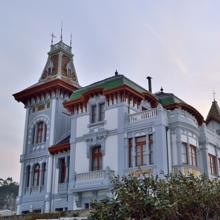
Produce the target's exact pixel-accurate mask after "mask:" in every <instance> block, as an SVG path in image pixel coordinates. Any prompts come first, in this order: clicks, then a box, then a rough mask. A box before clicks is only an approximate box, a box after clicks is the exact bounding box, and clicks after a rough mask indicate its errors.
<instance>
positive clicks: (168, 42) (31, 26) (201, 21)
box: [0, 0, 220, 181]
mask: <svg viewBox="0 0 220 220" xmlns="http://www.w3.org/2000/svg"><path fill="white" fill-rule="evenodd" d="M219 11H220V1H217V0H216V1H214V0H212V1H211V0H207V1H205V0H175V1H174V0H173V1H172V0H166V1H164V0H158V1H155V0H109V1H107V0H62V1H61V0H59V1H58V0H37V1H34V0H32V1H31V0H1V5H0V48H1V50H0V51H1V52H0V76H1V78H0V100H1V105H0V131H1V133H0V178H6V177H8V176H11V177H13V178H14V179H15V180H16V181H19V172H20V163H19V157H20V154H21V151H22V145H23V143H22V142H23V132H24V113H25V111H24V108H23V104H22V103H17V102H16V101H15V100H14V98H13V97H12V94H13V93H15V92H18V91H20V90H22V89H24V88H26V87H28V86H30V85H32V84H34V83H36V82H37V81H38V79H39V77H40V75H41V73H42V70H43V67H44V65H45V63H46V59H47V52H48V51H49V46H50V39H51V38H50V35H51V33H52V32H54V34H55V35H56V36H57V38H56V39H55V42H56V41H58V40H59V35H60V23H61V20H62V21H63V29H64V31H63V32H64V41H65V42H66V43H69V39H70V34H71V33H72V35H73V45H72V48H73V53H74V55H75V56H74V63H75V67H76V70H77V74H78V79H79V82H80V84H81V85H82V86H84V85H87V84H90V83H93V82H95V81H97V80H101V79H104V78H106V77H109V76H112V75H113V74H114V72H115V70H116V69H117V70H118V72H119V73H120V74H124V75H126V76H127V77H128V78H130V79H132V80H134V81H135V82H137V83H138V84H140V85H142V86H143V87H145V88H147V81H146V79H145V77H146V76H147V75H151V76H152V77H153V91H154V92H156V91H159V89H160V87H161V86H163V88H164V91H165V92H172V93H174V94H175V95H177V96H178V97H180V98H181V99H183V100H184V101H186V102H187V103H189V104H191V105H192V106H194V107H195V108H196V109H198V110H199V111H200V112H201V113H202V115H203V116H204V117H206V115H207V113H208V110H209V108H210V105H211V102H212V100H213V91H214V90H215V92H216V99H217V100H219V102H220V87H219V85H220V77H219V76H220V13H219Z"/></svg>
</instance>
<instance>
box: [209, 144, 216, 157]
mask: <svg viewBox="0 0 220 220" xmlns="http://www.w3.org/2000/svg"><path fill="white" fill-rule="evenodd" d="M208 153H209V154H212V155H215V154H216V153H215V147H214V145H211V144H208Z"/></svg>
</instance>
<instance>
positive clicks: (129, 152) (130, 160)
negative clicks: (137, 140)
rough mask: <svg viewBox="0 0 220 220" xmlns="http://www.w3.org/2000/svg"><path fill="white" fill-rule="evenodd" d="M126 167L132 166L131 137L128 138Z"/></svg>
mask: <svg viewBox="0 0 220 220" xmlns="http://www.w3.org/2000/svg"><path fill="white" fill-rule="evenodd" d="M128 167H132V138H129V139H128Z"/></svg>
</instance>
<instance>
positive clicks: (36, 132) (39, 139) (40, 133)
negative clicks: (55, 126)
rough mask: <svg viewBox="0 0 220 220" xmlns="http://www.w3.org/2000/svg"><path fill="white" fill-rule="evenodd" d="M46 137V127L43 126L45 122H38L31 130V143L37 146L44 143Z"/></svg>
mask: <svg viewBox="0 0 220 220" xmlns="http://www.w3.org/2000/svg"><path fill="white" fill-rule="evenodd" d="M46 136H47V125H46V124H45V122H43V121H40V122H38V123H37V124H36V125H35V126H34V128H33V138H32V143H33V144H39V143H43V142H46Z"/></svg>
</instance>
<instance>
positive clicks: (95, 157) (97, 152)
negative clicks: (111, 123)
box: [91, 146, 102, 171]
mask: <svg viewBox="0 0 220 220" xmlns="http://www.w3.org/2000/svg"><path fill="white" fill-rule="evenodd" d="M91 154H92V155H91V156H92V158H91V159H92V161H91V170H92V171H95V170H101V169H102V152H101V146H97V147H94V148H93V149H92V153H91Z"/></svg>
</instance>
